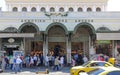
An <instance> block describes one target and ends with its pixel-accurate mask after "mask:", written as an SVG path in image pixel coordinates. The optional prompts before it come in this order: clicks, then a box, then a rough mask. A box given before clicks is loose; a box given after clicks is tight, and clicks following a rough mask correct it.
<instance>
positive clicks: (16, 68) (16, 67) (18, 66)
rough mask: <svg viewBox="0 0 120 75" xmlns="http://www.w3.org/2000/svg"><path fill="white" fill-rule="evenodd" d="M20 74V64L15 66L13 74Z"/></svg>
mask: <svg viewBox="0 0 120 75" xmlns="http://www.w3.org/2000/svg"><path fill="white" fill-rule="evenodd" d="M17 72H20V64H16V65H15V73H17Z"/></svg>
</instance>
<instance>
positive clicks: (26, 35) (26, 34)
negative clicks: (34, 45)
mask: <svg viewBox="0 0 120 75" xmlns="http://www.w3.org/2000/svg"><path fill="white" fill-rule="evenodd" d="M9 37H25V38H33V37H34V33H1V34H0V38H9Z"/></svg>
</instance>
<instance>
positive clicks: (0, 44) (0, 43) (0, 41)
mask: <svg viewBox="0 0 120 75" xmlns="http://www.w3.org/2000/svg"><path fill="white" fill-rule="evenodd" d="M1 50H2V39H0V51H1Z"/></svg>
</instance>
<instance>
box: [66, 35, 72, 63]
mask: <svg viewBox="0 0 120 75" xmlns="http://www.w3.org/2000/svg"><path fill="white" fill-rule="evenodd" d="M66 49H67V64H70V63H71V35H70V34H69V35H66Z"/></svg>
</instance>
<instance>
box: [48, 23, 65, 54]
mask: <svg viewBox="0 0 120 75" xmlns="http://www.w3.org/2000/svg"><path fill="white" fill-rule="evenodd" d="M48 49H49V52H50V53H51V52H52V53H53V54H54V56H58V55H65V53H66V41H65V30H64V29H63V28H62V27H60V26H58V25H54V26H52V27H51V28H50V29H49V31H48Z"/></svg>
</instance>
